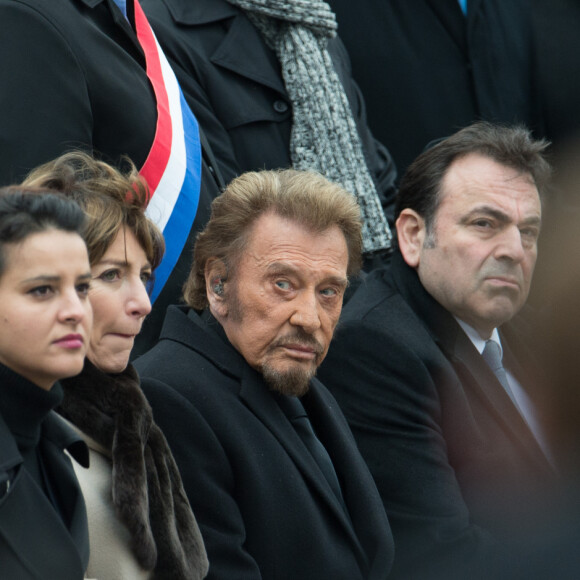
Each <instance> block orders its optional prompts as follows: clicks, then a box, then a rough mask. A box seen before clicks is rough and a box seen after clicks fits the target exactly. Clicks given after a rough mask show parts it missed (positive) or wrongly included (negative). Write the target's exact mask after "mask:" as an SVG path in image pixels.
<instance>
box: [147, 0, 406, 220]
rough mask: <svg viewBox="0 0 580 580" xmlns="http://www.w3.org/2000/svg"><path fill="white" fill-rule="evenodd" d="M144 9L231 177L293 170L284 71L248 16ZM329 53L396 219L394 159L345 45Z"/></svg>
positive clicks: (233, 11) (210, 2) (204, 5)
mask: <svg viewBox="0 0 580 580" xmlns="http://www.w3.org/2000/svg"><path fill="white" fill-rule="evenodd" d="M142 5H143V9H144V10H145V12H146V13H147V16H148V18H149V21H150V22H151V25H152V26H153V28H154V30H155V33H156V34H157V37H158V38H159V41H160V43H161V45H162V46H163V48H164V50H165V52H166V54H167V56H168V58H169V60H170V61H171V62H172V64H173V67H174V70H175V71H176V74H177V77H178V78H179V81H180V83H181V86H182V88H183V90H184V93H185V97H186V99H187V100H188V102H189V104H190V106H191V108H192V110H193V111H194V113H195V114H196V115H197V116H198V118H199V120H200V123H201V125H202V126H203V128H204V130H205V132H206V134H207V137H208V140H209V142H210V145H211V147H212V149H213V151H214V152H215V154H216V157H217V159H218V162H219V164H220V167H221V168H222V170H223V172H224V175H225V176H226V178H227V179H231V178H232V177H234V176H235V175H238V174H239V173H242V172H244V171H255V170H259V169H277V168H284V167H290V165H291V160H290V151H289V150H290V131H291V128H292V109H291V103H290V100H289V98H288V95H287V93H286V89H285V87H284V81H283V79H282V74H281V72H280V65H279V63H278V60H277V58H276V55H275V54H274V52H273V51H272V50H270V49H269V48H268V47H267V45H266V43H265V42H264V40H263V39H262V36H261V34H260V33H259V31H258V30H257V29H256V28H255V27H254V26H253V25H252V24H251V22H250V20H249V19H248V18H247V16H246V15H245V14H244V12H243V11H241V10H240V9H239V8H237V7H235V6H233V5H232V4H230V3H229V2H227V1H226V0H195V1H191V0H143V3H142ZM328 50H329V53H330V56H331V58H332V61H333V63H334V66H335V69H336V71H337V73H338V76H339V78H340V80H341V81H342V85H343V87H344V89H345V92H346V95H347V97H348V100H349V102H350V105H351V109H352V112H353V117H354V120H355V122H356V125H357V129H358V133H359V136H360V138H361V142H362V145H363V150H364V153H365V156H366V160H367V164H368V167H369V170H370V173H371V175H372V176H373V178H374V180H375V182H376V184H377V190H378V192H379V195H381V196H382V199H383V205H388V206H389V208H390V209H389V211H388V212H387V215H388V217H390V218H392V211H391V210H392V208H391V207H390V206H391V202H393V197H394V194H395V189H394V185H393V184H394V180H395V176H396V172H395V167H394V164H393V162H392V160H391V156H390V154H389V152H388V151H387V150H386V149H385V147H383V146H382V145H381V144H380V143H378V142H377V141H376V140H375V139H374V138H373V136H372V134H371V132H370V130H369V128H368V125H367V119H366V111H365V105H364V101H363V98H362V96H361V93H360V91H359V89H358V87H357V86H356V85H355V83H354V82H353V80H352V76H351V70H350V61H349V58H348V55H347V52H346V50H345V48H344V45H343V44H342V42H341V41H340V40H339V39H338V38H335V39H333V40H331V41H330V42H329V44H328Z"/></svg>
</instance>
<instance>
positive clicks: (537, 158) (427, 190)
mask: <svg viewBox="0 0 580 580" xmlns="http://www.w3.org/2000/svg"><path fill="white" fill-rule="evenodd" d="M548 145H549V143H548V141H545V140H543V139H542V140H538V139H534V138H533V137H532V135H531V133H530V131H529V130H528V129H526V128H525V127H523V126H511V127H510V126H504V125H495V124H492V123H488V122H485V121H479V122H477V123H474V124H473V125H470V126H469V127H465V128H464V129H461V130H460V131H458V132H457V133H455V134H454V135H451V136H450V137H448V138H447V139H443V140H441V141H439V142H437V143H436V144H435V145H433V146H432V147H430V148H428V149H427V150H425V151H424V152H423V153H421V155H419V157H417V159H415V161H414V162H413V163H412V164H411V165H410V166H409V167H408V169H407V171H406V173H405V175H404V176H403V178H402V179H401V183H400V187H399V194H398V197H397V203H396V207H395V216H397V217H398V216H399V214H400V213H401V211H402V210H404V209H406V208H410V209H412V210H414V211H416V212H417V213H418V214H419V215H420V216H421V217H422V218H423V219H424V220H425V227H426V229H427V231H428V232H430V231H431V230H432V227H433V220H434V218H435V214H436V213H437V208H438V207H439V202H440V199H441V196H440V192H441V183H442V181H443V178H444V177H445V174H446V172H447V170H448V169H449V166H450V165H451V164H452V163H453V162H454V161H455V160H456V159H458V158H460V157H463V156H465V155H469V154H470V153H478V154H480V155H483V156H485V157H489V158H490V159H492V160H493V161H496V162H497V163H499V164H501V165H505V166H506V167H510V168H512V169H515V170H516V171H518V172H520V173H522V174H528V175H530V177H531V178H532V180H533V182H534V184H535V185H536V187H537V189H538V192H539V194H540V198H542V197H543V195H544V193H545V190H546V188H547V186H548V182H549V180H550V175H551V168H550V164H549V163H548V161H547V160H546V159H545V157H544V151H545V150H546V148H547V147H548Z"/></svg>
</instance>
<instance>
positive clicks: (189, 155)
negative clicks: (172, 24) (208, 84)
mask: <svg viewBox="0 0 580 580" xmlns="http://www.w3.org/2000/svg"><path fill="white" fill-rule="evenodd" d="M135 32H136V34H137V38H138V39H139V43H140V44H141V47H142V48H143V51H144V53H145V61H146V68H147V77H148V78H149V80H150V82H151V84H152V85H153V90H154V91H155V98H156V100H157V129H156V132H155V140H154V141H153V145H152V146H151V150H150V151H149V155H148V156H147V160H146V161H145V163H144V165H143V167H142V168H141V170H140V172H139V173H140V174H141V175H142V177H143V178H144V179H145V180H146V181H147V184H148V186H149V189H150V192H151V198H150V201H149V205H148V206H147V216H148V217H149V218H151V219H152V220H153V221H154V222H155V223H156V224H157V225H158V226H159V228H161V230H162V231H163V235H164V237H165V244H166V250H165V256H164V258H163V261H162V262H161V264H160V266H159V267H158V268H157V270H156V271H155V286H154V288H153V292H152V293H151V302H154V301H155V299H156V298H157V297H158V296H159V294H160V292H161V290H163V286H164V285H165V283H166V282H167V280H168V278H169V276H170V274H171V272H172V271H173V268H174V267H175V264H176V263H177V260H178V258H179V256H180V254H181V251H182V250H183V247H184V245H185V242H186V241H187V238H188V236H189V232H190V230H191V226H192V224H193V220H194V219H195V214H196V213H197V206H198V203H199V191H200V183H201V145H200V141H199V128H198V125H197V121H196V119H195V117H194V116H193V113H192V112H191V109H190V108H189V106H188V105H187V103H186V102H185V99H184V97H183V93H182V92H181V89H180V88H179V84H178V82H177V78H176V77H175V74H174V73H173V70H172V69H171V66H170V64H169V62H168V61H167V59H166V58H165V55H164V54H163V51H162V50H161V47H160V46H159V43H158V42H157V39H156V38H155V34H154V33H153V30H152V29H151V26H150V25H149V22H148V21H147V18H146V16H145V14H144V12H143V9H142V8H141V6H140V5H139V2H138V1H137V0H135Z"/></svg>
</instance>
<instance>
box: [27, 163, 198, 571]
mask: <svg viewBox="0 0 580 580" xmlns="http://www.w3.org/2000/svg"><path fill="white" fill-rule="evenodd" d="M25 183H26V184H28V185H31V186H40V187H44V188H46V187H48V188H51V189H54V190H57V191H60V192H62V193H64V194H65V195H66V196H68V197H70V198H72V199H74V200H75V201H76V202H77V203H78V204H79V205H80V206H81V208H82V209H83V210H84V212H85V215H86V217H87V233H86V240H87V247H88V251H89V261H90V266H91V273H92V281H91V290H90V293H89V299H90V303H91V306H92V308H93V316H94V323H93V330H92V332H91V335H90V340H89V346H88V351H87V360H86V363H85V366H84V369H83V371H82V373H81V374H80V375H78V376H77V377H75V378H73V379H68V380H66V381H64V382H63V386H64V391H65V397H64V401H63V403H62V405H61V407H60V408H59V412H60V413H61V414H62V415H63V416H64V417H65V418H66V419H67V420H68V421H70V422H71V423H72V424H73V425H74V426H75V427H76V428H77V429H78V431H79V432H80V433H81V435H82V436H83V438H84V439H85V441H86V442H87V444H88V446H89V449H90V460H91V462H90V468H89V469H88V470H85V469H82V468H77V476H78V478H79V481H80V484H81V488H82V490H83V494H84V496H85V501H86V503H87V512H88V519H89V535H90V546H91V558H90V562H89V567H88V570H87V574H88V576H90V577H95V578H99V579H111V578H115V579H120V580H125V579H141V578H155V579H167V580H180V579H182V580H196V579H201V578H203V577H204V576H205V574H206V573H207V569H208V563H207V557H206V554H205V549H204V546H203V540H202V539H201V535H200V532H199V529H198V527H197V523H196V521H195V518H194V516H193V513H192V512H191V508H190V505H189V502H188V500H187V497H186V495H185V493H184V491H183V485H182V482H181V477H180V475H179V472H178V470H177V467H176V465H175V461H174V459H173V456H172V454H171V451H170V449H169V447H168V445H167V442H166V440H165V437H164V436H163V433H162V432H161V431H160V429H159V428H158V427H157V425H156V424H155V422H154V421H153V418H152V413H151V408H150V406H149V404H148V403H147V401H146V399H145V397H144V395H143V393H142V392H141V388H140V383H139V377H138V375H137V373H136V372H135V370H134V369H133V367H132V366H131V365H129V356H130V353H131V349H132V347H133V343H134V340H135V337H136V336H137V334H138V333H139V331H140V329H141V325H142V324H143V320H144V319H145V316H147V314H149V312H150V311H151V303H150V301H149V296H148V292H147V288H148V287H149V286H150V284H151V283H152V273H153V271H154V270H155V268H156V266H157V265H158V264H159V262H160V261H161V258H162V256H163V251H164V242H163V236H162V235H161V233H160V231H159V230H158V229H157V227H156V226H155V225H154V224H153V223H152V222H151V221H150V220H149V219H148V218H147V217H146V216H145V213H144V212H145V205H146V199H147V193H148V192H147V187H146V185H145V184H144V182H143V181H142V180H141V178H140V177H139V175H138V173H137V170H136V169H135V167H134V166H133V164H132V163H131V162H130V161H127V166H126V171H119V170H117V169H115V168H113V167H111V166H109V165H107V164H106V163H103V162H100V161H96V160H94V159H93V158H92V157H90V156H88V155H86V154H84V153H69V154H65V155H63V156H61V157H59V158H58V159H56V160H55V161H52V162H50V163H47V164H45V165H43V166H41V167H39V168H37V169H36V170H34V171H33V172H32V173H31V174H30V175H29V177H28V178H27V180H26V181H25Z"/></svg>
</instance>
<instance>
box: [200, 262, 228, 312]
mask: <svg viewBox="0 0 580 580" xmlns="http://www.w3.org/2000/svg"><path fill="white" fill-rule="evenodd" d="M226 277H227V268H226V265H225V264H224V262H223V260H220V259H219V258H209V260H208V261H207V262H206V264H205V292H206V294H207V300H208V302H209V309H210V311H211V313H212V314H213V315H214V316H215V317H216V318H217V319H218V320H221V319H223V318H225V317H226V316H227V314H228V309H227V304H226V300H225V284H226Z"/></svg>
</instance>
